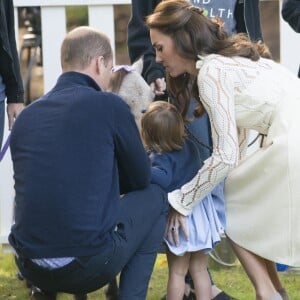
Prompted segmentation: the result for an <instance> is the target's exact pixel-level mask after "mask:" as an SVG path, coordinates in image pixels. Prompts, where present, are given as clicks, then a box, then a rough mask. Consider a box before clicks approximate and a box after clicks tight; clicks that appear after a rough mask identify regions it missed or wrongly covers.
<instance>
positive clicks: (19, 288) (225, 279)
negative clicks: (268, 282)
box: [0, 249, 300, 300]
mask: <svg viewBox="0 0 300 300" xmlns="http://www.w3.org/2000/svg"><path fill="white" fill-rule="evenodd" d="M210 270H211V273H212V277H213V279H214V281H215V283H216V284H217V285H218V286H219V287H220V288H222V289H223V290H224V291H226V292H227V293H229V294H231V295H232V296H234V297H236V298H237V299H239V300H253V299H254V291H253V288H252V286H251V284H250V282H249V280H248V278H247V276H246V275H245V273H244V271H243V269H242V268H241V266H240V265H239V264H237V266H235V267H220V265H218V264H216V263H214V262H213V261H212V260H210ZM16 273H17V269H16V267H15V264H14V260H13V256H12V254H7V253H6V254H5V253H3V252H2V251H1V249H0V299H1V300H13V299H14V300H26V299H29V294H28V292H29V290H28V289H27V288H26V287H25V283H24V282H23V281H20V280H19V279H17V278H16ZM280 277H281V278H282V281H283V282H284V286H285V288H286V289H287V291H288V292H289V295H290V299H291V300H300V274H299V273H298V274H297V273H295V272H292V271H290V272H285V273H280ZM166 284H167V262H166V258H165V255H163V254H160V255H159V256H158V258H157V260H156V264H155V268H154V272H153V275H152V278H151V282H150V285H149V291H148V297H147V299H149V300H159V299H160V298H161V297H162V296H163V295H164V294H165V292H166ZM58 299H59V300H72V299H73V297H72V296H71V295H67V294H60V295H59V297H58ZM102 299H105V298H104V296H103V291H102V290H99V291H97V292H94V293H91V294H89V300H102Z"/></svg>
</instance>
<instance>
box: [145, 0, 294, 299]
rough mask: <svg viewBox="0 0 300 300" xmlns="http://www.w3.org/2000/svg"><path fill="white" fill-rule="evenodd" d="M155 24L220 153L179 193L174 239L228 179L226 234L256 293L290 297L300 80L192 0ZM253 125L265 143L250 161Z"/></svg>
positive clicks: (165, 57) (180, 84)
mask: <svg viewBox="0 0 300 300" xmlns="http://www.w3.org/2000/svg"><path fill="white" fill-rule="evenodd" d="M146 23H147V25H148V27H149V28H150V36H151V42H152V44H153V46H154V48H155V50H156V61H157V62H160V63H162V64H163V66H164V67H165V69H166V72H167V85H168V87H169V89H170V93H171V94H173V95H174V96H175V97H176V98H177V99H178V101H179V103H180V109H181V111H182V114H183V115H185V114H186V112H187V108H188V105H189V99H190V98H191V97H190V96H191V95H194V96H196V97H195V98H196V99H198V100H199V106H198V107H197V109H196V110H195V116H198V115H201V114H202V113H205V112H206V113H208V115H209V117H210V121H211V128H212V139H213V152H212V155H211V156H210V157H209V158H208V159H207V160H206V161H205V163H204V165H203V167H202V168H201V169H200V170H199V171H198V174H197V175H196V176H195V177H194V179H192V180H191V181H190V182H188V183H187V184H185V185H184V186H182V187H181V189H178V190H175V191H173V192H171V193H169V203H170V205H171V207H172V209H171V212H170V217H169V224H168V226H169V227H168V231H167V234H168V238H169V239H171V240H172V239H173V242H174V243H175V244H176V243H178V230H177V229H178V227H180V226H181V227H182V230H183V231H184V232H185V233H186V235H187V232H188V231H187V229H186V228H185V225H184V224H185V223H184V218H185V216H187V215H189V214H190V212H191V211H192V208H193V207H194V206H195V205H196V204H197V203H199V201H201V200H202V199H203V198H204V197H205V196H206V195H207V194H208V193H209V192H210V191H211V190H212V189H213V188H214V187H215V186H216V185H217V184H218V183H219V182H220V181H221V180H223V179H224V178H226V190H225V195H226V196H225V201H226V213H227V228H226V233H227V235H228V237H229V239H230V241H231V243H232V246H233V248H234V250H235V253H236V255H237V256H238V258H239V260H240V261H241V263H242V265H243V267H244V269H245V270H246V272H247V274H248V276H249V278H250V280H251V282H252V283H253V285H254V287H255V290H256V299H260V300H262V299H263V300H265V299H267V300H270V299H272V300H275V299H284V300H286V299H288V295H287V293H286V291H285V290H284V288H283V287H282V285H281V282H280V280H279V277H278V275H277V271H276V267H275V263H274V262H279V263H282V264H287V265H290V266H291V265H292V266H300V218H299V214H300V184H299V179H300V175H299V169H300V156H299V155H298V153H299V151H300V134H299V128H300V118H299V108H300V81H299V79H298V78H297V77H296V76H295V75H293V74H291V73H290V72H288V71H287V70H286V69H285V68H283V67H282V66H280V65H279V64H277V63H275V62H274V61H273V60H271V59H270V53H269V51H268V49H267V47H266V46H265V45H263V44H261V43H256V44H254V43H252V42H251V41H250V40H249V39H248V38H247V37H245V36H244V35H235V36H231V37H228V35H227V34H226V32H225V31H224V29H223V27H222V24H221V23H220V21H218V20H210V19H208V18H207V17H205V16H204V15H203V14H202V11H201V10H200V9H199V8H197V7H194V6H192V5H191V4H190V3H188V2H187V1H185V0H169V1H163V2H161V3H160V4H159V5H158V6H157V7H156V9H155V11H154V13H153V14H151V15H150V16H148V17H147V19H146ZM250 130H255V131H257V132H258V133H260V134H262V135H264V136H265V139H264V145H263V147H262V148H260V149H259V150H257V151H256V152H255V153H254V154H252V155H250V156H247V157H246V156H245V154H246V147H247V144H248V137H249V131H250Z"/></svg>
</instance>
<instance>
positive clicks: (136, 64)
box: [132, 56, 144, 74]
mask: <svg viewBox="0 0 300 300" xmlns="http://www.w3.org/2000/svg"><path fill="white" fill-rule="evenodd" d="M143 66H144V56H141V57H140V58H139V59H138V60H137V61H135V62H134V63H133V65H132V67H133V68H134V69H135V70H136V71H137V72H138V73H139V74H142V71H143Z"/></svg>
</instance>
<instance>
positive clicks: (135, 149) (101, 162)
mask: <svg viewBox="0 0 300 300" xmlns="http://www.w3.org/2000/svg"><path fill="white" fill-rule="evenodd" d="M11 154H12V159H13V166H14V178H15V191H16V197H15V204H16V209H15V224H14V225H13V226H12V230H11V234H10V236H9V242H10V243H11V245H12V246H13V247H14V248H15V249H16V251H17V253H18V254H19V255H21V256H23V257H27V258H51V257H78V256H87V255H94V254H96V253H99V251H100V249H101V245H103V243H105V238H104V237H105V234H106V233H107V232H108V231H110V230H113V229H114V227H115V226H116V219H117V216H118V214H119V210H120V201H122V200H120V194H123V193H128V192H130V191H133V190H137V189H142V188H145V187H146V186H147V185H148V184H149V182H150V163H149V159H148V156H147V154H146V152H145V150H144V147H143V145H142V142H141V139H140V135H139V132H138V129H137V127H136V124H135V121H134V117H133V115H132V114H131V112H130V110H129V107H128V106H127V104H125V102H124V101H123V100H122V99H121V98H119V97H118V96H117V95H114V94H111V93H105V92H102V91H101V90H100V88H99V87H98V85H97V84H96V83H95V81H94V80H92V79H91V78H90V77H88V76H86V75H84V74H81V73H76V72H69V73H64V74H62V75H61V76H60V78H59V79H58V82H57V84H56V85H55V87H54V88H53V89H52V90H51V91H50V92H49V93H48V94H46V95H45V96H43V97H42V98H41V99H39V100H37V101H35V102H34V103H32V104H31V105H29V106H28V107H27V108H25V109H24V111H23V112H22V113H21V114H20V116H19V117H18V119H17V120H16V123H15V125H14V128H13V130H12V134H11Z"/></svg>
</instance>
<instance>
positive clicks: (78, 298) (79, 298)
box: [74, 294, 88, 300]
mask: <svg viewBox="0 0 300 300" xmlns="http://www.w3.org/2000/svg"><path fill="white" fill-rule="evenodd" d="M87 298H88V297H87V294H76V295H74V300H87Z"/></svg>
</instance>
